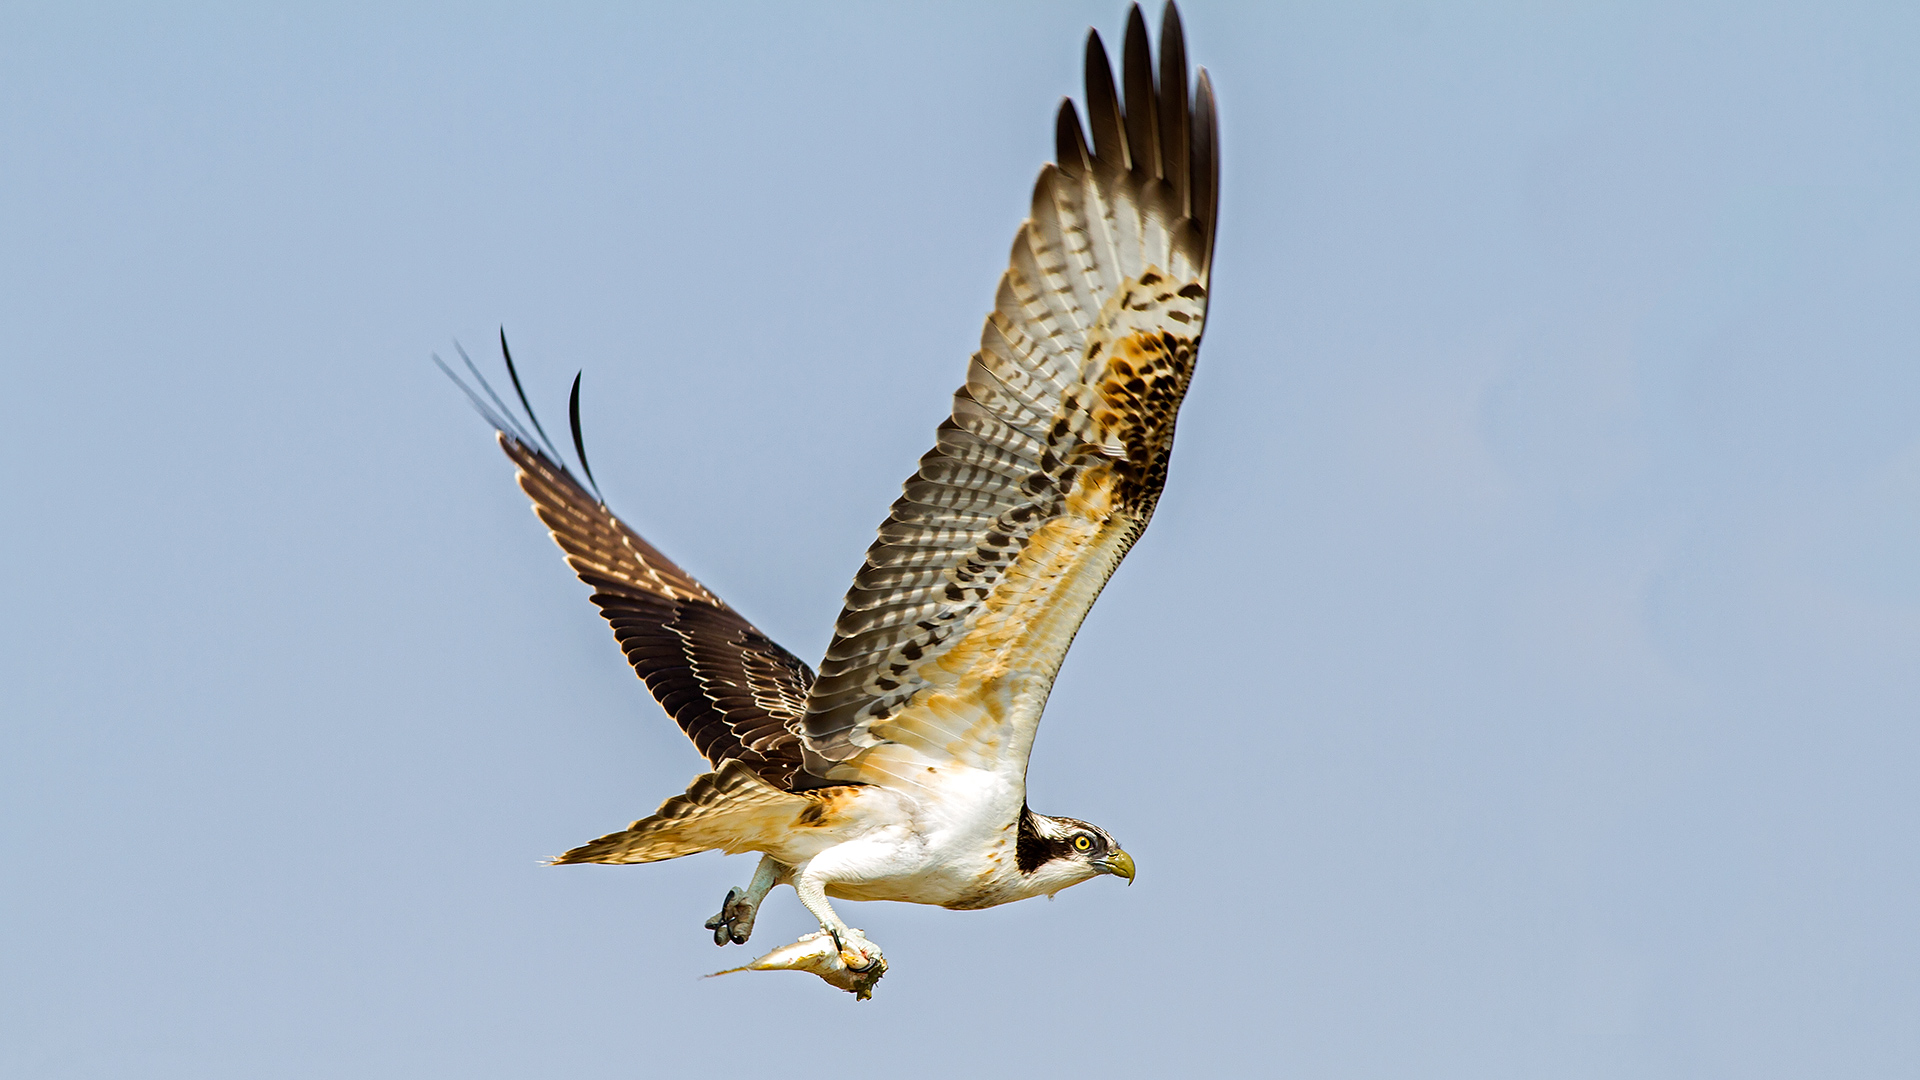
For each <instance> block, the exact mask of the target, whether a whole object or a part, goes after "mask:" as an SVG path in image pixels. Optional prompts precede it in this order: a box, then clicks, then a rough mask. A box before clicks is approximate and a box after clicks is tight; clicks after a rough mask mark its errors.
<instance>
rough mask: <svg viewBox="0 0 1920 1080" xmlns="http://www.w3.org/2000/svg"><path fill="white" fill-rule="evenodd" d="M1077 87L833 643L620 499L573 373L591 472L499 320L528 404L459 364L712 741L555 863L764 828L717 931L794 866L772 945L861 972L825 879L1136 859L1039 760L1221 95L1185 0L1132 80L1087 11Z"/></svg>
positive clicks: (1144, 400)
mask: <svg viewBox="0 0 1920 1080" xmlns="http://www.w3.org/2000/svg"><path fill="white" fill-rule="evenodd" d="M1086 110H1087V111H1086V126H1085V128H1083V127H1082V124H1081V117H1080V115H1079V113H1078V112H1077V111H1076V110H1075V108H1074V105H1073V102H1072V100H1071V99H1068V100H1066V101H1064V102H1063V103H1062V104H1061V106H1060V110H1059V115H1058V120H1057V124H1056V145H1057V151H1056V160H1055V161H1054V162H1053V163H1052V164H1050V165H1047V166H1045V167H1043V168H1042V169H1041V170H1040V178H1039V180H1038V181H1037V182H1036V183H1035V185H1034V189H1033V204H1032V211H1031V216H1030V217H1029V218H1028V219H1027V220H1026V221H1025V222H1024V223H1022V224H1021V226H1020V228H1019V230H1018V231H1017V232H1016V233H1015V235H1014V241H1013V254H1012V258H1011V262H1010V265H1009V266H1008V267H1007V270H1006V273H1005V274H1004V275H1002V276H1001V278H1000V286H999V289H998V291H997V293H996V295H995V300H994V309H993V311H992V312H991V313H989V314H988V316H987V320H986V326H985V328H984V330H983V331H982V333H981V336H980V347H979V351H977V352H975V353H974V354H973V357H972V359H971V361H970V362H969V363H968V365H967V376H966V384H965V385H963V386H962V387H961V388H960V389H959V391H958V392H956V393H955V394H954V396H953V412H952V415H951V416H950V417H948V418H947V419H946V420H944V421H942V422H941V424H940V425H939V428H938V430H937V432H936V435H935V442H934V446H933V449H932V450H930V451H928V452H927V453H926V455H925V456H923V457H922V458H921V459H920V462H919V464H918V466H917V467H916V468H915V469H914V471H913V474H912V475H911V476H909V477H908V478H907V481H906V483H905V485H904V488H903V491H902V493H901V495H900V498H899V499H898V500H896V501H895V502H894V504H893V506H892V508H891V509H890V510H889V511H888V513H887V518H886V520H885V521H884V522H883V523H882V524H881V526H880V530H879V537H878V539H876V540H875V541H874V543H873V546H872V547H870V548H868V549H867V556H866V561H865V562H864V564H863V565H862V566H861V568H860V571H859V573H858V574H857V575H855V577H854V581H853V588H852V589H851V590H850V591H849V592H848V593H847V598H846V605H845V607H844V608H843V609H842V611H841V613H840V618H839V621H838V622H836V623H835V624H834V633H833V640H832V644H830V645H829V646H828V647H827V653H826V656H825V658H824V659H822V660H821V662H820V667H819V670H818V671H817V672H816V671H814V670H811V669H809V668H808V667H807V665H806V664H805V663H803V662H802V661H801V660H800V659H799V658H798V657H795V656H794V655H793V654H792V653H790V652H788V651H787V650H785V649H783V648H781V647H780V646H779V645H777V644H775V643H774V642H773V641H772V640H770V639H769V638H768V637H767V636H766V635H765V634H763V633H761V632H760V631H759V630H758V629H756V628H755V627H754V625H753V624H752V623H751V622H748V621H747V619H746V618H745V617H744V616H743V615H741V614H740V613H739V612H738V611H736V610H734V608H732V607H731V606H729V605H728V604H727V603H726V602H725V601H723V600H721V599H720V598H719V597H718V596H715V595H714V594H713V593H712V592H710V591H709V590H708V589H707V588H706V587H705V586H704V585H701V584H700V582H698V581H696V580H694V578H693V577H692V576H691V575H690V574H688V573H687V572H686V571H685V570H682V569H681V568H680V567H679V566H678V565H676V564H675V563H674V562H673V561H672V560H670V559H668V558H667V557H666V556H665V555H663V554H661V553H660V551H659V550H658V549H656V548H655V547H654V546H653V545H651V544H649V543H647V541H646V540H644V539H642V538H641V536H640V534H639V533H637V532H635V531H634V530H633V529H632V528H630V527H628V525H627V524H626V523H625V522H624V521H622V520H621V519H620V518H618V517H617V516H615V515H614V513H613V512H612V511H611V510H609V509H608V508H607V505H606V503H605V501H603V500H602V499H601V498H600V496H599V493H598V488H597V486H596V485H595V484H594V481H593V475H592V471H591V469H590V468H589V467H588V465H587V462H586V452H585V447H584V443H583V440H582V439H581V435H580V420H579V415H580V414H579V401H580V399H579V394H580V381H579V378H578V377H577V376H576V378H575V379H574V384H573V396H572V399H571V402H570V410H569V411H570V418H571V421H572V423H571V426H572V435H573V443H574V452H575V456H576V458H577V460H578V462H579V465H580V471H579V473H578V474H576V473H575V472H574V471H573V470H572V469H571V468H570V467H569V465H567V464H566V463H565V459H564V458H563V456H562V454H561V453H560V452H559V451H558V450H557V449H556V448H555V447H554V445H553V444H552V442H551V441H550V440H548V438H547V437H546V433H545V432H544V431H543V430H541V427H540V424H539V420H538V418H537V417H536V416H535V415H534V414H533V410H532V408H531V406H529V405H528V404H527V398H526V394H525V393H524V391H522V390H521V387H520V378H519V375H518V373H517V372H516V371H515V370H514V368H513V361H512V357H511V354H508V353H507V352H506V338H505V335H504V334H503V335H502V337H501V342H500V344H501V350H502V353H503V356H504V357H505V360H506V366H507V372H508V375H509V378H511V380H512V383H513V389H514V392H515V394H516V395H517V397H518V400H519V403H520V406H521V409H522V410H523V412H524V421H525V422H524V423H523V422H522V420H521V414H520V413H516V412H515V411H514V410H512V409H509V408H508V407H507V405H506V404H505V403H504V402H503V401H502V400H501V398H500V396H499V395H498V394H496V393H494V392H493V390H492V388H491V387H490V386H488V385H487V383H486V381H485V380H484V379H482V378H481V377H480V375H479V372H478V371H477V370H475V369H474V367H473V365H472V362H471V361H470V360H469V361H468V362H467V370H468V371H469V372H470V373H471V374H472V375H473V377H474V379H475V380H476V383H477V386H478V389H477V390H476V389H473V388H472V387H469V386H468V384H467V383H465V382H463V381H461V380H460V379H459V377H458V376H453V372H452V371H451V369H447V373H448V374H449V375H450V376H453V377H454V378H455V381H456V382H460V383H461V386H462V388H463V389H466V390H467V392H468V395H469V397H470V398H472V400H473V402H474V404H475V405H476V406H477V407H478V408H479V409H480V411H481V412H482V413H483V415H485V416H486V417H487V418H488V419H489V421H490V422H492V423H493V425H494V428H495V431H496V437H497V439H498V441H499V444H500V447H501V449H503V450H504V451H506V454H507V456H508V457H509V458H511V459H512V460H513V463H514V465H515V466H516V467H517V468H518V480H519V484H520V488H521V490H522V491H524V492H525V493H526V494H527V495H528V496H529V497H530V498H531V499H532V500H533V508H534V512H535V513H536V514H538V515H539V517H540V520H541V521H542V522H544V523H545V524H546V526H547V528H548V529H550V530H551V531H552V535H553V539H554V541H555V542H556V543H558V544H559V545H560V548H561V549H562V550H563V551H564V552H565V553H566V560H567V563H568V565H569V566H571V567H572V568H573V570H574V572H575V573H576V574H578V575H579V577H580V580H581V581H583V582H585V583H586V584H587V585H589V586H591V587H592V589H593V597H592V599H593V602H594V604H596V605H597V606H598V607H599V608H600V612H601V614H602V615H604V616H605V617H606V620H607V622H608V623H609V624H611V626H612V628H613V633H614V637H615V638H616V639H618V641H619V643H620V647H621V649H622V650H623V651H624V652H625V653H626V656H627V660H628V661H629V662H630V663H631V664H632V665H633V667H634V670H635V671H636V672H637V673H638V674H639V676H640V677H641V678H642V679H643V680H645V682H646V685H647V688H648V690H650V691H652V693H653V696H654V697H655V698H656V699H658V701H659V702H660V704H661V706H663V707H664V708H665V709H666V711H667V712H668V713H669V714H670V715H671V716H672V717H673V719H674V721H675V722H676V723H678V724H679V725H680V728H681V730H682V731H684V732H685V733H686V734H687V736H688V738H690V739H692V740H693V744H694V746H695V747H696V748H697V749H698V750H699V751H700V753H701V754H702V755H703V756H704V757H705V758H706V759H707V761H708V762H709V763H711V765H712V771H710V772H706V773H703V774H701V775H700V776H698V777H696V778H695V779H694V780H693V782H692V784H691V785H689V786H688V788H687V790H686V792H685V793H684V794H681V795H676V796H674V797H672V798H670V799H668V800H667V801H666V802H665V803H663V804H662V805H661V806H660V809H659V810H658V811H656V812H655V813H654V814H653V815H652V816H650V817H646V818H643V819H641V820H639V821H636V822H634V823H633V824H632V825H630V826H629V827H627V828H625V829H622V830H620V831H618V832H614V833H609V834H608V835H606V836H602V837H600V838H599V839H597V840H594V841H591V842H589V843H586V844H583V845H581V846H579V847H576V848H574V849H573V850H571V851H569V852H567V853H566V854H564V855H561V856H560V857H558V858H557V859H554V860H553V861H554V862H555V863H645V862H656V861H659V860H662V859H672V858H677V857H679V856H682V855H691V854H694V853H696V852H702V851H711V850H716V849H717V850H720V851H723V852H726V853H728V854H735V853H740V852H749V851H751V852H759V853H760V855H761V858H760V862H759V866H758V868H757V869H756V870H755V871H754V874H753V878H752V880H751V881H750V882H749V883H748V884H747V885H746V886H745V887H744V888H735V889H733V890H731V891H730V892H728V894H727V896H726V899H725V900H724V901H723V902H722V904H721V908H720V912H719V914H717V915H715V916H714V917H713V918H711V919H709V920H708V921H707V923H706V928H707V929H709V930H711V931H712V932H713V939H714V942H715V943H716V944H721V945H725V944H727V943H729V942H732V943H736V944H744V943H745V942H746V941H747V939H748V937H749V936H750V935H751V934H752V933H753V925H754V918H755V915H756V913H757V912H758V910H759V907H760V904H761V902H762V901H763V900H764V899H765V898H766V896H767V894H768V892H769V891H770V890H772V889H773V887H774V886H776V885H791V886H792V887H793V889H794V891H795V892H796V893H798V894H799V897H800V902H801V903H802V904H804V905H805V906H806V908H807V910H808V911H809V912H811V913H812V914H813V916H814V917H815V918H816V919H818V920H819V923H820V928H821V933H820V934H818V935H809V937H810V938H815V939H817V940H818V944H819V945H820V947H819V948H817V949H816V948H810V947H806V945H807V942H808V939H807V938H803V939H802V940H801V942H797V943H795V945H794V946H788V947H786V949H785V950H777V951H776V953H777V954H778V956H776V955H775V954H770V955H769V956H768V957H763V958H762V959H761V961H759V962H756V965H754V966H766V967H780V966H792V967H800V968H802V969H805V970H812V971H814V973H815V974H819V975H821V976H822V977H823V978H827V979H828V981H829V982H831V983H833V984H834V985H837V986H840V987H842V988H843V989H848V990H851V991H853V992H855V993H857V994H858V995H859V996H860V997H862V998H865V997H867V996H869V995H870V994H871V992H872V989H873V985H874V983H875V982H876V981H877V980H878V979H879V977H880V975H881V974H882V973H883V972H884V971H885V970H886V962H885V960H884V958H883V957H882V955H881V952H880V949H879V948H878V947H877V946H875V945H874V944H873V943H872V942H871V941H869V940H867V938H866V937H865V935H864V934H862V933H861V931H859V930H857V929H854V928H853V927H850V926H848V925H847V924H846V922H845V921H844V920H842V919H841V918H840V916H839V915H838V914H837V913H836V912H835V911H834V909H833V907H832V905H831V903H830V902H829V901H830V899H834V898H840V899H848V900H896V901H905V902H909V903H918V904H938V905H940V906H942V907H947V908H954V909H963V910H964V909H971V908H985V907H993V906H995V905H998V904H1005V903H1008V902H1011V901H1014V900H1024V899H1027V898H1029V897H1034V896H1051V895H1053V894H1054V893H1057V892H1059V891H1060V890H1061V889H1064V888H1067V887H1068V886H1071V885H1076V884H1078V883H1080V882H1083V881H1087V880H1090V879H1092V878H1095V877H1098V876H1101V875H1113V876H1116V877H1121V878H1125V879H1127V880H1128V881H1129V882H1131V881H1132V880H1133V875H1134V863H1133V857H1132V856H1131V855H1129V854H1128V853H1127V852H1126V851H1124V850H1122V849H1121V847H1120V845H1119V843H1118V842H1117V841H1115V840H1114V838H1113V837H1112V836H1111V835H1109V834H1108V833H1107V832H1106V830H1104V829H1102V828H1100V827H1099V826H1097V825H1092V824H1089V823H1088V822H1085V821H1079V820H1076V819H1074V818H1069V817H1051V816H1048V815H1046V814H1040V813H1035V812H1034V811H1033V810H1031V809H1029V808H1028V806H1027V783H1026V781H1027V758H1028V754H1029V751H1030V750H1031V749H1032V746H1033V739H1034V733H1035V730H1036V729H1037V728H1038V726H1039V723H1040V714H1041V712H1042V710H1043V709H1044V708H1045V707H1046V703H1047V695H1048V693H1049V691H1050V690H1051V688H1052V686H1053V680H1054V676H1055V674H1056V673H1057V672H1058V671H1059V670H1060V664H1061V661H1062V660H1063V659H1065V657H1066V654H1067V648H1068V646H1069V645H1070V644H1072V642H1073V637H1074V634H1075V632H1076V631H1077V630H1078V629H1079V627H1080V623H1081V621H1082V620H1083V619H1084V618H1085V617H1086V615H1087V611H1088V610H1089V609H1090V608H1091V607H1092V606H1093V602H1094V600H1095V599H1096V598H1097V597H1098V596H1099V595H1100V590H1101V589H1102V588H1103V587H1104V586H1105V584H1106V582H1107V579H1108V578H1109V577H1110V576H1111V575H1112V574H1113V571H1114V569H1115V567H1117V566H1118V565H1119V563H1120V560H1121V559H1122V558H1123V557H1124V556H1125V555H1126V553H1127V550H1128V549H1129V548H1131V547H1132V546H1133V543H1134V541H1135V540H1137V539H1138V538H1139V536H1140V534H1141V532H1142V531H1143V530H1145V529H1146V527H1147V522H1148V520H1149V519H1150V518H1151V517H1152V516H1153V509H1154V505H1155V503H1156V502H1157V501H1158V499H1159V495H1160V490H1161V487H1162V485H1163V484H1164V483H1165V481H1166V475H1167V457H1168V453H1169V452H1170V450H1171V449H1172V446H1173V432H1174V421H1175V418H1176V416H1177V414H1178V412H1179V408H1180V402H1181V399H1182V398H1183V397H1184V396H1185V394H1186V390H1187V385H1188V382H1189V380H1190V379H1191V378H1192V376H1193V370H1194V362H1195V356H1196V353H1197V351H1198V349H1199V346H1200V337H1201V332H1202V330H1203V329H1204V327H1205V325H1206V316H1207V289H1208V275H1209V268H1210V266H1211V263H1212V254H1213V241H1214V222H1215V212H1216V209H1217V206H1218V201H1219V148H1218V140H1217V123H1216V118H1215V113H1214V102H1213V90H1212V87H1211V85H1210V84H1209V82H1208V79H1207V73H1206V71H1205V69H1204V68H1203V69H1201V70H1200V73H1199V78H1198V80H1197V83H1195V84H1194V85H1193V86H1191V87H1190V86H1189V83H1188V79H1187V60H1186V49H1185V45H1184V42H1183V38H1182V32H1181V26H1180V16H1179V12H1178V11H1177V10H1176V9H1175V7H1174V6H1173V5H1172V4H1171V3H1169V4H1168V5H1167V7H1166V10H1165V12H1164V16H1163V18H1162V20H1161V26H1160V48H1159V57H1158V62H1157V64H1156V61H1155V58H1154V56H1153V52H1152V50H1151V48H1150V46H1149V43H1148V37H1147V28H1146V23H1145V21H1144V20H1143V19H1142V17H1141V14H1140V9H1139V7H1138V6H1135V7H1134V8H1133V9H1132V11H1131V13H1130V14H1129V17H1128V20H1127V30H1126V38H1125V44H1124V46H1123V49H1122V63H1121V67H1120V79H1119V81H1118V82H1116V81H1115V79H1114V76H1113V71H1112V68H1111V67H1109V65H1108V61H1107V53H1106V49H1105V47H1104V46H1103V45H1102V44H1101V41H1100V36H1099V34H1098V33H1097V32H1089V34H1088V37H1087V47H1086ZM1089 133H1090V136H1091V138H1089ZM442 367H443V369H444V368H445V365H442ZM829 945H830V947H829ZM797 946H798V947H800V948H796V947H797ZM788 950H792V952H789V951H788ZM800 954H805V955H804V956H803V957H802V958H801V959H800V960H788V959H781V958H779V957H790V956H798V955H800Z"/></svg>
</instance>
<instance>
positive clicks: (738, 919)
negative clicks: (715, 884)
mask: <svg viewBox="0 0 1920 1080" xmlns="http://www.w3.org/2000/svg"><path fill="white" fill-rule="evenodd" d="M757 907H758V905H755V904H749V903H747V890H745V889H741V888H737V887H736V888H732V889H728V890H727V898H726V900H725V901H723V902H722V903H721V904H720V914H718V915H715V916H714V917H713V918H711V919H708V920H707V921H706V927H707V929H709V930H711V931H713V943H714V944H715V945H722V946H724V945H726V944H727V943H729V942H731V943H733V944H735V945H745V944H746V943H747V939H748V938H749V937H752V936H753V917H754V916H755V915H756V914H758V912H757V910H756V908H757Z"/></svg>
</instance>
